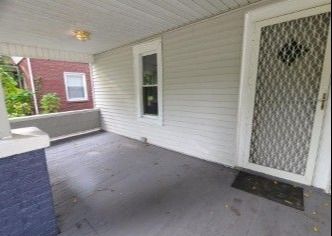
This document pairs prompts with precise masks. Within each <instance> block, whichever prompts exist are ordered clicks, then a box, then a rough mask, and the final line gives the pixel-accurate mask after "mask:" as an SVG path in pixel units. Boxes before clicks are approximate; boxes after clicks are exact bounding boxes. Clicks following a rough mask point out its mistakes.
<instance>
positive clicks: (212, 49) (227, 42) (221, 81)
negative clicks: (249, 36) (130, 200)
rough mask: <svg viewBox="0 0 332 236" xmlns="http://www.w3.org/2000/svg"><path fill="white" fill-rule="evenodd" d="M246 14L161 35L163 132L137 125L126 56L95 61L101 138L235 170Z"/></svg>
mask: <svg viewBox="0 0 332 236" xmlns="http://www.w3.org/2000/svg"><path fill="white" fill-rule="evenodd" d="M243 22H244V12H243V11H237V12H234V13H232V14H226V15H224V16H221V17H218V18H214V19H210V20H207V21H205V22H202V23H199V24H193V25H190V26H187V27H184V28H181V29H178V30H175V31H172V32H168V33H164V34H163V35H162V48H163V50H162V55H163V126H156V125H151V124H145V123H142V122H138V121H137V119H136V104H137V103H136V102H137V101H136V93H135V79H134V72H133V68H134V67H133V63H132V62H133V53H132V48H131V47H130V46H128V47H122V48H119V49H116V50H112V51H109V52H105V53H102V54H99V55H96V56H95V61H94V66H93V73H94V79H95V82H94V86H95V96H96V97H95V100H96V106H97V107H98V108H100V109H101V115H102V119H103V126H104V128H105V129H106V130H108V131H111V132H114V133H118V134H121V135H125V136H128V137H130V138H135V139H140V138H141V137H146V138H147V140H148V142H149V143H152V144H155V145H158V146H161V147H165V148H168V149H171V150H175V151H178V152H181V153H185V154H188V155H192V156H195V157H198V158H201V159H205V160H209V161H213V162H217V163H223V164H226V165H232V166H233V165H235V164H236V160H235V135H236V130H235V129H236V119H237V106H238V95H239V84H240V67H241V48H242V34H243Z"/></svg>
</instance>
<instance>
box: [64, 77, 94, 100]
mask: <svg viewBox="0 0 332 236" xmlns="http://www.w3.org/2000/svg"><path fill="white" fill-rule="evenodd" d="M70 75H80V76H82V79H83V87H84V97H83V98H70V97H69V92H68V85H67V84H68V82H67V80H68V76H70ZM63 78H64V82H65V90H66V100H67V101H68V102H84V101H88V100H89V95H88V88H87V82H86V74H85V73H80V72H64V73H63Z"/></svg>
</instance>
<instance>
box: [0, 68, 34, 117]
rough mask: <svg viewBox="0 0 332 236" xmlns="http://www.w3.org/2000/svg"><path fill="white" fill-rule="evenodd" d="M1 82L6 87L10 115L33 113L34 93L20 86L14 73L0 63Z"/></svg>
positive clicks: (6, 100)
mask: <svg viewBox="0 0 332 236" xmlns="http://www.w3.org/2000/svg"><path fill="white" fill-rule="evenodd" d="M0 82H1V84H2V87H3V89H4V94H5V102H6V107H7V112H8V114H9V116H10V117H18V116H27V115H31V114H32V105H31V104H32V94H31V93H30V92H29V91H28V90H25V89H21V88H18V84H17V82H16V81H15V79H14V77H13V75H12V74H11V73H10V72H7V71H6V70H5V68H4V67H3V66H1V65H0Z"/></svg>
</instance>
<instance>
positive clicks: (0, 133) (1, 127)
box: [0, 83, 11, 139]
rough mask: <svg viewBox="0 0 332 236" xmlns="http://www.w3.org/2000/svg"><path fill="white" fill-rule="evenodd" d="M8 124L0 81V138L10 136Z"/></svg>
mask: <svg viewBox="0 0 332 236" xmlns="http://www.w3.org/2000/svg"><path fill="white" fill-rule="evenodd" d="M10 136H11V134H10V125H9V120H8V114H7V110H6V105H5V96H4V93H3V89H2V84H1V83H0V139H2V138H5V137H10Z"/></svg>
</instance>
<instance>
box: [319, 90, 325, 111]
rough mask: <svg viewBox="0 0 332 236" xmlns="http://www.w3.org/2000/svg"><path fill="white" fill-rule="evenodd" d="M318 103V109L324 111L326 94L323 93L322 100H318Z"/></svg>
mask: <svg viewBox="0 0 332 236" xmlns="http://www.w3.org/2000/svg"><path fill="white" fill-rule="evenodd" d="M319 101H320V102H321V105H320V109H321V110H324V109H325V104H326V101H327V93H323V96H322V99H320V100H319Z"/></svg>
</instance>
